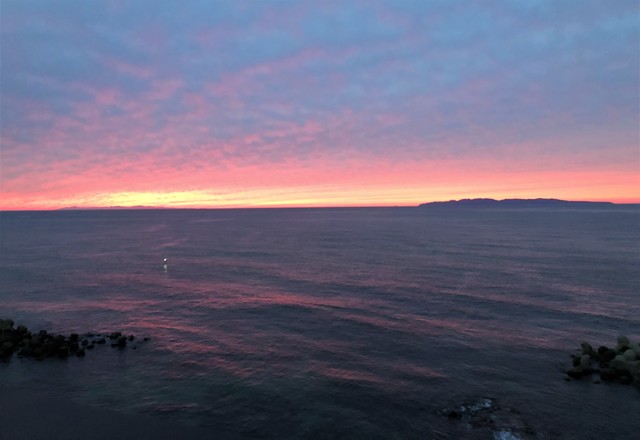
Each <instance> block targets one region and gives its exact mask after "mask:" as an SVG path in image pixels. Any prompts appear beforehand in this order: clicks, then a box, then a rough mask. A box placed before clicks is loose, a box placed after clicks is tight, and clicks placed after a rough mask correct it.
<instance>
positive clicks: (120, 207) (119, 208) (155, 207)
mask: <svg viewBox="0 0 640 440" xmlns="http://www.w3.org/2000/svg"><path fill="white" fill-rule="evenodd" d="M467 200H495V201H498V202H501V201H505V200H523V201H528V200H546V201H562V202H568V203H594V204H597V203H602V204H608V205H613V206H630V205H640V201H632V202H612V201H608V200H564V199H555V198H548V197H538V198H506V199H494V198H491V197H476V198H463V199H450V200H432V201H427V202H423V203H419V204H417V205H416V204H384V205H323V206H308V205H247V206H167V205H131V206H128V205H115V206H114V205H106V206H100V205H97V206H63V207H52V208H32V209H20V208H17V209H13V208H8V209H7V208H0V212H43V211H135V210H139V211H142V210H237V209H357V208H365V209H366V208H420V207H421V205H424V204H431V203H435V204H437V203H448V202H459V201H467Z"/></svg>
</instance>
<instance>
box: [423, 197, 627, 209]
mask: <svg viewBox="0 0 640 440" xmlns="http://www.w3.org/2000/svg"><path fill="white" fill-rule="evenodd" d="M607 206H617V205H616V204H614V203H611V202H574V201H569V200H559V199H504V200H496V199H462V200H449V201H446V202H429V203H423V204H421V205H420V207H421V208H444V207H458V208H602V207H607Z"/></svg>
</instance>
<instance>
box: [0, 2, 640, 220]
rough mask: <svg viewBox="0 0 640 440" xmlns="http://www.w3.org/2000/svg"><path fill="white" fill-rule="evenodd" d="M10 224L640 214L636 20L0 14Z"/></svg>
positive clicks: (548, 8)
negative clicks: (453, 207) (105, 211)
mask: <svg viewBox="0 0 640 440" xmlns="http://www.w3.org/2000/svg"><path fill="white" fill-rule="evenodd" d="M0 45H1V46H0V63H1V64H0V103H1V108H0V112H1V113H0V142H1V144H0V147H1V150H0V209H3V210H12V209H57V208H61V207H68V206H77V207H94V206H138V205H145V206H164V207H262V206H265V207H266V206H271V207H281V206H405V205H417V204H419V203H423V202H427V201H435V200H450V199H460V198H476V197H493V198H498V199H503V198H535V197H554V198H561V199H568V200H602V201H614V202H622V203H624V202H640V128H639V122H638V121H639V120H640V10H639V6H638V3H637V1H636V0H630V1H627V0H614V1H605V0H598V1H591V0H513V1H500V0H486V1H474V2H469V1H456V0H446V1H438V0H433V1H426V0H424V1H423V0H416V1H411V0H389V1H383V0H366V1H355V0H354V1H347V0H339V1H333V0H324V1H317V0H314V1H308V0H299V1H288V0H273V1H240V0H238V1H227V0H224V1H215V0H206V1H205V0H202V1H199V0H183V1H179V2H178V1H169V0H164V1H163V0H128V1H119V0H100V1H91V0H77V1H72V0H46V1H41V0H30V1H23V0H0Z"/></svg>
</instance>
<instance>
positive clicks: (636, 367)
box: [566, 336, 640, 388]
mask: <svg viewBox="0 0 640 440" xmlns="http://www.w3.org/2000/svg"><path fill="white" fill-rule="evenodd" d="M571 360H572V364H573V366H572V368H571V369H569V370H568V371H567V372H566V373H567V376H568V377H567V380H570V379H582V378H588V377H591V375H593V374H599V375H600V380H602V381H605V382H618V383H621V384H624V385H634V386H636V387H638V388H640V343H639V342H631V341H629V338H627V337H626V336H620V337H618V341H617V344H616V347H615V348H609V347H607V346H604V345H601V346H600V347H598V349H597V350H594V349H593V346H592V345H591V344H589V343H588V342H583V343H582V344H580V350H579V352H578V353H576V354H572V355H571ZM596 383H599V381H597V380H596Z"/></svg>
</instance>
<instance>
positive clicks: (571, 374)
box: [567, 366, 585, 379]
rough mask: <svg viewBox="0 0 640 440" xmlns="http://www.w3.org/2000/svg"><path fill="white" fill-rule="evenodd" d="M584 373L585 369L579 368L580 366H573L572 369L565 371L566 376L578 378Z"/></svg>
mask: <svg viewBox="0 0 640 440" xmlns="http://www.w3.org/2000/svg"><path fill="white" fill-rule="evenodd" d="M584 375H585V371H584V370H583V369H582V368H580V366H577V367H573V368H572V369H570V370H569V371H567V376H569V377H571V378H573V379H580V378H581V377H582V376H584Z"/></svg>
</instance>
